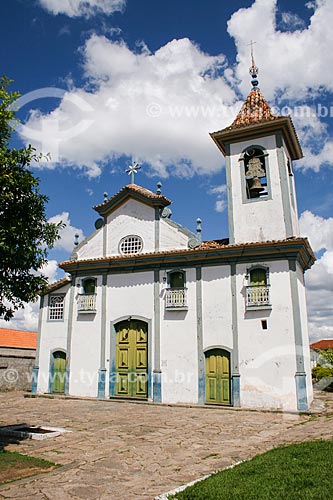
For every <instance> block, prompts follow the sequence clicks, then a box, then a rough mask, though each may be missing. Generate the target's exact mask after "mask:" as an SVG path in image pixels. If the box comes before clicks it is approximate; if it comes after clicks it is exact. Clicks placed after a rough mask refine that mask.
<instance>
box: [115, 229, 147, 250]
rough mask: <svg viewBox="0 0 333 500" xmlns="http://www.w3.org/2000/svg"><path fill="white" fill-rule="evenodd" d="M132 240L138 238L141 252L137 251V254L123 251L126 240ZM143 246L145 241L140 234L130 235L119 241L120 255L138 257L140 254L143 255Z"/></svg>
mask: <svg viewBox="0 0 333 500" xmlns="http://www.w3.org/2000/svg"><path fill="white" fill-rule="evenodd" d="M130 238H136V239H137V240H138V241H140V243H141V248H140V250H139V251H136V252H124V251H123V249H122V245H123V243H125V242H126V240H129V239H130ZM143 246H144V245H143V239H142V238H141V236H139V235H138V234H128V235H127V236H124V237H123V238H121V240H120V241H119V245H118V251H119V253H120V255H138V254H140V253H142V251H143Z"/></svg>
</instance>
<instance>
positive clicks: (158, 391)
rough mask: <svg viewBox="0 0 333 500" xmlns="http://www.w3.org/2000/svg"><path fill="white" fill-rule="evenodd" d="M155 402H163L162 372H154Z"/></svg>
mask: <svg viewBox="0 0 333 500" xmlns="http://www.w3.org/2000/svg"><path fill="white" fill-rule="evenodd" d="M153 401H154V403H161V402H162V371H161V370H154V371H153Z"/></svg>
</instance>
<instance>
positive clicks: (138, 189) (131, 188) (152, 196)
mask: <svg viewBox="0 0 333 500" xmlns="http://www.w3.org/2000/svg"><path fill="white" fill-rule="evenodd" d="M126 192H128V193H130V192H133V193H138V194H141V195H142V196H144V197H145V198H147V199H149V200H153V201H161V202H162V204H164V205H170V203H171V200H169V199H168V198H166V197H165V196H163V195H162V194H156V193H153V192H152V191H150V190H149V189H147V188H144V187H142V186H138V185H137V184H127V185H126V186H124V187H123V188H121V189H120V190H119V191H118V192H117V193H116V194H114V195H113V196H111V198H108V199H107V200H105V201H103V203H100V204H99V205H95V206H94V207H93V209H94V210H97V212H99V211H100V209H101V208H103V207H106V206H107V205H109V204H111V203H112V202H113V200H115V199H116V198H118V197H119V196H120V195H122V194H125V193H126Z"/></svg>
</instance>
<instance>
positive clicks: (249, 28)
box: [228, 0, 333, 100]
mask: <svg viewBox="0 0 333 500" xmlns="http://www.w3.org/2000/svg"><path fill="white" fill-rule="evenodd" d="M311 7H312V8H314V9H315V10H314V12H313V14H312V16H311V18H310V21H309V25H308V26H307V27H304V28H302V27H301V26H300V20H299V19H298V21H297V22H298V24H299V27H300V28H301V29H299V30H298V31H294V28H295V20H296V17H295V16H294V14H293V13H290V12H288V13H287V14H285V16H284V18H285V19H288V20H289V23H290V21H291V19H294V23H293V26H289V29H288V27H286V29H287V31H280V30H279V29H278V28H277V24H276V18H277V9H278V6H277V0H256V1H255V2H254V3H253V4H252V5H251V7H249V8H244V9H239V10H238V11H237V12H235V13H234V14H233V15H232V17H231V19H230V20H229V22H228V32H229V34H230V35H231V36H232V37H233V38H234V40H235V43H236V46H237V51H238V55H237V60H238V64H237V68H236V74H237V77H238V79H239V80H240V81H241V84H240V88H241V89H242V91H243V93H244V94H246V93H247V91H248V81H249V77H248V73H247V68H248V67H249V47H248V44H249V41H250V40H251V39H253V36H254V35H253V33H255V40H256V44H255V60H256V63H257V64H258V66H259V68H260V78H259V80H260V86H261V88H262V89H263V91H264V94H265V96H266V97H267V98H268V99H272V98H273V97H274V96H276V95H277V93H278V92H280V94H281V95H282V97H283V98H284V99H286V98H287V99H290V98H293V99H298V100H302V99H304V98H305V97H307V96H308V94H309V93H318V92H319V91H321V90H322V88H325V89H328V90H331V85H332V80H333V53H332V51H330V50H327V48H328V47H331V46H332V45H333V31H332V29H331V26H332V24H333V9H332V1H331V0H318V1H317V2H316V4H315V5H311ZM258 26H260V29H258ZM304 54H306V60H305V59H304Z"/></svg>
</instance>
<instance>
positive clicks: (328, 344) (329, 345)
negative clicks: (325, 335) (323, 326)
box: [310, 339, 333, 350]
mask: <svg viewBox="0 0 333 500" xmlns="http://www.w3.org/2000/svg"><path fill="white" fill-rule="evenodd" d="M310 347H311V349H320V350H323V349H333V339H324V340H318V342H314V343H313V344H310Z"/></svg>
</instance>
